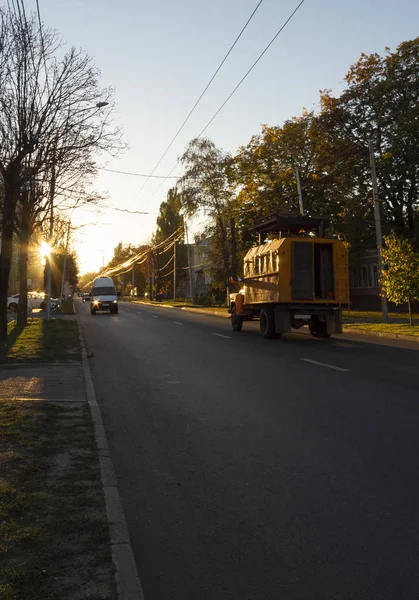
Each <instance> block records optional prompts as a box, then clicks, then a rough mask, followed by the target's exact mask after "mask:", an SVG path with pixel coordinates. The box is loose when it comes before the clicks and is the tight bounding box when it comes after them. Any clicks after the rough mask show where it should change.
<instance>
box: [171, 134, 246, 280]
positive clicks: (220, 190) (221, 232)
mask: <svg viewBox="0 0 419 600" xmlns="http://www.w3.org/2000/svg"><path fill="white" fill-rule="evenodd" d="M180 162H181V163H182V165H183V167H184V169H185V174H184V176H183V177H182V178H181V179H180V180H179V185H180V188H181V191H182V193H181V199H182V208H183V209H184V211H185V213H186V215H188V216H191V217H192V216H194V215H196V214H197V213H199V212H203V213H204V214H205V215H206V216H207V217H209V218H210V220H211V221H212V224H213V227H214V229H215V232H216V235H217V237H218V239H219V248H220V256H219V262H218V264H219V267H220V272H221V273H222V277H223V279H224V282H225V285H227V282H228V280H229V278H230V277H233V278H234V279H235V278H236V277H237V252H236V245H237V240H236V227H235V214H234V209H235V205H236V195H235V189H234V185H232V180H231V178H230V176H229V169H230V165H231V156H230V155H229V154H228V153H226V152H223V151H222V150H220V149H219V148H216V146H215V144H214V143H213V142H212V141H211V140H209V139H207V138H196V139H194V140H192V141H191V142H190V143H189V145H188V147H187V149H186V152H185V153H184V154H183V155H182V156H181V157H180Z"/></svg>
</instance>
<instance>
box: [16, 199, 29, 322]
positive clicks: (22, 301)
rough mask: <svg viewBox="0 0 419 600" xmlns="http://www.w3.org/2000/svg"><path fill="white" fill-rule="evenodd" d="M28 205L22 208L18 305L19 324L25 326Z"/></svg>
mask: <svg viewBox="0 0 419 600" xmlns="http://www.w3.org/2000/svg"><path fill="white" fill-rule="evenodd" d="M27 211H28V207H27V205H26V203H25V204H24V206H23V208H22V224H21V231H20V240H19V242H20V243H19V302H18V306H17V325H18V327H25V325H27V323H28V247H29V239H30V237H31V228H30V225H29V220H28V215H27Z"/></svg>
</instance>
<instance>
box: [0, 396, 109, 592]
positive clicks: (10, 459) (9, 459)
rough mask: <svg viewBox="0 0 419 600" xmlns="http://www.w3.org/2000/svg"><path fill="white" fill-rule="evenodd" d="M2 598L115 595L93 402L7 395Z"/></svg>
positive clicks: (2, 416) (0, 429)
mask: <svg viewBox="0 0 419 600" xmlns="http://www.w3.org/2000/svg"><path fill="white" fill-rule="evenodd" d="M0 467H1V468H0V473H1V476H0V598H1V599H2V600H45V599H46V598H48V599H50V600H75V599H76V598H83V599H85V600H87V599H90V600H93V599H96V600H99V599H101V600H102V599H103V600H105V599H106V600H115V599H116V591H115V583H114V568H113V565H112V558H111V551H110V545H109V533H108V526H107V520H106V515H105V507H104V499H103V492H102V487H101V480H100V470H99V465H98V459H97V450H96V445H95V440H94V436H93V429H92V422H91V417H90V411H89V409H88V406H87V405H86V404H75V405H74V404H71V405H69V404H66V405H58V404H50V403H48V404H47V403H43V402H40V401H38V402H34V401H28V400H14V399H2V400H0Z"/></svg>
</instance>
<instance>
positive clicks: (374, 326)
mask: <svg viewBox="0 0 419 600" xmlns="http://www.w3.org/2000/svg"><path fill="white" fill-rule="evenodd" d="M343 326H344V328H345V329H364V330H366V331H375V332H378V333H397V334H402V335H411V336H419V325H409V324H408V323H365V322H359V323H344V325H343Z"/></svg>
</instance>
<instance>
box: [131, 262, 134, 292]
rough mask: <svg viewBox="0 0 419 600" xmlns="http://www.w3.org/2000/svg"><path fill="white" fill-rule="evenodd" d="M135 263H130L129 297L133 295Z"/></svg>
mask: <svg viewBox="0 0 419 600" xmlns="http://www.w3.org/2000/svg"><path fill="white" fill-rule="evenodd" d="M134 270H135V263H132V271H131V295H132V296H133V295H134V283H135V271H134Z"/></svg>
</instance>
